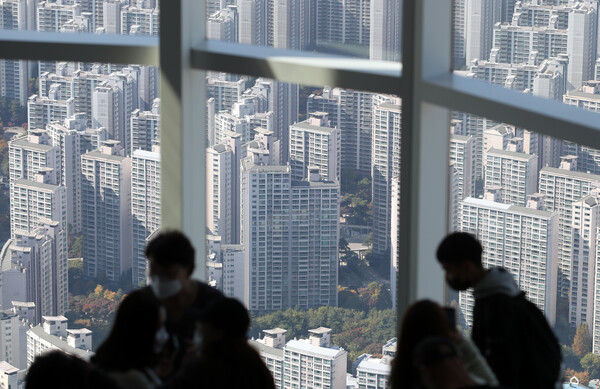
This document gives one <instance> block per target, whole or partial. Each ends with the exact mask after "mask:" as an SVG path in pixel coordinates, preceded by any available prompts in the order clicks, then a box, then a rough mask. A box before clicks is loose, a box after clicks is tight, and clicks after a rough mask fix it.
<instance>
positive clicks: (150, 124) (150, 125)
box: [130, 99, 160, 153]
mask: <svg viewBox="0 0 600 389" xmlns="http://www.w3.org/2000/svg"><path fill="white" fill-rule="evenodd" d="M130 126H131V153H133V152H134V151H135V150H146V151H152V145H153V143H154V142H155V141H158V140H159V139H160V100H159V99H155V100H154V103H153V104H152V110H151V111H142V110H140V109H136V110H134V111H133V112H131V124H130Z"/></svg>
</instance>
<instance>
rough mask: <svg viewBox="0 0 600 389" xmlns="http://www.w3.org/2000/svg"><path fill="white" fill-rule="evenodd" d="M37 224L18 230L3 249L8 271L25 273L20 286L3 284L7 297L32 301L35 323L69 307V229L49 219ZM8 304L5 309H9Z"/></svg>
mask: <svg viewBox="0 0 600 389" xmlns="http://www.w3.org/2000/svg"><path fill="white" fill-rule="evenodd" d="M37 225H38V227H36V228H34V229H32V230H31V231H27V230H22V229H17V230H16V232H15V237H14V238H13V239H11V240H9V242H8V244H7V245H5V247H4V249H3V251H2V265H3V267H4V269H5V271H9V270H11V271H16V272H19V273H21V274H22V275H24V280H23V282H22V283H21V284H20V285H14V284H11V283H10V282H7V283H6V284H4V283H3V285H2V294H3V300H8V298H7V297H10V298H11V301H15V300H16V301H18V299H19V298H20V299H22V300H25V301H29V302H32V303H33V304H34V307H35V308H34V312H35V313H34V316H33V322H32V324H37V323H38V322H39V320H41V318H42V315H63V314H65V313H66V312H67V310H68V309H69V305H68V299H69V296H68V284H69V281H68V269H67V251H68V250H67V233H66V229H65V228H64V227H63V225H62V223H60V222H58V221H52V220H49V219H40V220H38V222H37ZM5 295H6V296H5ZM7 302H8V301H7ZM4 305H5V304H3V309H7V308H9V307H8V306H4Z"/></svg>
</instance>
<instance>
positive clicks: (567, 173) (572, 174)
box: [540, 166, 600, 182]
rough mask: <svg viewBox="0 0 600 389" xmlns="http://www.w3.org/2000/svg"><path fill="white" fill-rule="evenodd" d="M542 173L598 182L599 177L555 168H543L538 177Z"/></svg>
mask: <svg viewBox="0 0 600 389" xmlns="http://www.w3.org/2000/svg"><path fill="white" fill-rule="evenodd" d="M542 173H548V174H553V175H561V176H569V177H576V178H583V179H586V180H589V181H599V182H600V176H599V175H596V174H592V173H584V172H578V171H575V170H566V169H559V168H556V167H549V166H546V167H543V168H542V169H541V170H540V175H541V174H542Z"/></svg>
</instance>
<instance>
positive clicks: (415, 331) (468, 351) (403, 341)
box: [391, 300, 498, 389]
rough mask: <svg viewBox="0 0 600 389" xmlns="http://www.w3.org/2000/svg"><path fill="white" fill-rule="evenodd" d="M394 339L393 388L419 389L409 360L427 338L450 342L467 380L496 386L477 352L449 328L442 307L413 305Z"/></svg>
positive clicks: (431, 302) (425, 303) (417, 377)
mask: <svg viewBox="0 0 600 389" xmlns="http://www.w3.org/2000/svg"><path fill="white" fill-rule="evenodd" d="M399 335H400V336H399V339H398V351H397V353H396V358H394V361H393V362H392V375H391V382H392V386H393V388H398V389H400V388H406V389H413V388H422V387H423V383H422V382H421V380H420V375H419V371H418V370H417V369H416V368H415V366H414V364H413V363H412V361H413V356H414V352H415V349H416V347H417V345H418V344H419V343H421V342H422V341H423V340H425V339H427V338H430V337H444V338H447V339H450V341H451V342H452V344H453V346H454V347H455V348H456V349H457V351H458V355H459V357H460V359H461V361H462V363H463V365H464V368H465V370H466V371H467V373H468V374H469V375H470V377H471V378H472V379H473V380H474V381H477V382H485V383H488V384H491V385H497V384H498V380H497V379H496V377H495V375H494V373H493V372H492V371H491V369H490V367H489V366H488V364H487V363H486V362H485V359H483V357H482V356H481V354H480V353H479V351H478V350H477V348H476V347H475V346H474V345H473V344H472V343H471V342H469V341H468V340H467V339H464V338H463V337H462V336H461V335H460V334H458V332H457V331H456V329H455V328H451V327H450V324H449V322H448V320H447V318H446V314H445V312H444V310H443V309H442V307H441V306H440V305H438V304H437V303H435V302H433V301H430V300H421V301H417V302H415V303H413V304H412V305H411V306H410V307H408V309H407V310H406V312H405V313H404V317H403V319H402V327H401V328H400V334H399Z"/></svg>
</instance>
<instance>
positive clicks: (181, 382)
mask: <svg viewBox="0 0 600 389" xmlns="http://www.w3.org/2000/svg"><path fill="white" fill-rule="evenodd" d="M198 326H199V330H200V334H201V339H202V340H201V342H200V345H199V349H198V351H199V356H197V357H195V358H193V359H191V360H190V361H188V363H187V364H186V365H185V366H184V368H183V371H182V372H181V373H180V374H178V375H177V376H176V377H174V378H173V380H171V381H170V382H169V383H167V384H166V385H165V388H171V389H173V388H182V389H183V388H211V389H220V388H223V389H225V388H227V389H242V388H253V389H275V384H274V381H273V377H272V376H271V372H270V371H269V369H268V368H267V366H266V365H265V364H264V362H263V361H262V359H261V357H260V355H259V354H258V352H257V351H256V350H255V349H254V348H252V346H250V345H249V344H248V340H247V339H246V332H247V331H248V328H249V326H250V317H249V316H248V312H247V311H246V309H245V308H244V306H243V305H242V304H241V303H240V302H239V301H237V300H235V299H231V298H223V299H219V300H216V301H214V302H212V303H211V304H209V306H208V307H207V308H206V309H205V310H204V311H202V313H201V314H200V316H199V321H198Z"/></svg>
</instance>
